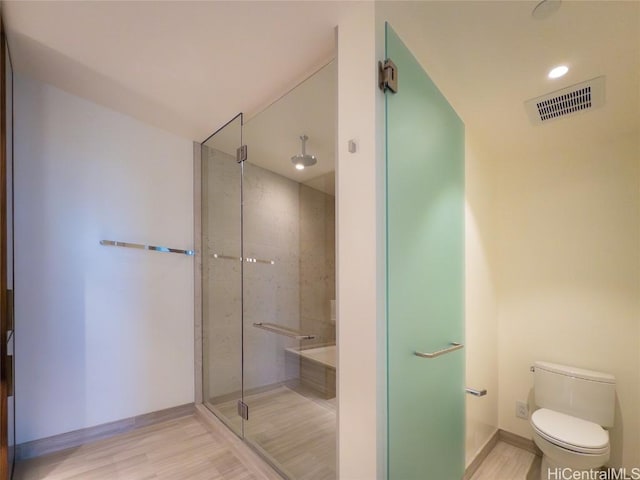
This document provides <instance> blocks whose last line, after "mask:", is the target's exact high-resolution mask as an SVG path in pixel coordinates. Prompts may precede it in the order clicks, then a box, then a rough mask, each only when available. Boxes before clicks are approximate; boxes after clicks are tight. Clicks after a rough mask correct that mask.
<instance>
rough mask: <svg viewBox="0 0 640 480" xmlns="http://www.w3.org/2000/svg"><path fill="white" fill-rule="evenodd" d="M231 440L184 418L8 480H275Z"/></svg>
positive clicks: (221, 430)
mask: <svg viewBox="0 0 640 480" xmlns="http://www.w3.org/2000/svg"><path fill="white" fill-rule="evenodd" d="M218 423H219V422H218ZM232 436H233V434H232V433H231V432H228V430H227V429H226V427H224V426H223V425H222V424H219V425H216V423H215V421H213V422H209V421H206V422H205V421H203V420H201V419H200V417H199V416H197V415H190V416H188V417H183V418H179V419H177V420H171V421H168V422H163V423H159V424H157V425H153V426H150V427H145V428H141V429H138V430H135V431H133V432H129V433H126V434H122V435H117V436H114V437H112V438H109V439H106V440H101V441H98V442H95V443H90V444H87V445H83V446H81V447H77V448H71V449H68V450H64V451H62V452H57V453H54V454H51V455H45V456H42V457H37V458H34V459H30V460H26V461H23V462H19V463H18V464H17V465H16V472H15V475H14V480H44V479H46V480H72V479H73V480H81V479H82V480H222V479H224V480H276V479H280V476H279V475H277V474H275V472H272V471H271V469H269V468H268V467H267V466H266V464H264V463H262V464H261V462H260V460H259V459H258V458H257V456H255V454H253V452H247V447H246V446H244V445H242V444H238V443H235V442H234V438H235V437H232ZM236 440H237V439H236ZM237 442H240V440H237Z"/></svg>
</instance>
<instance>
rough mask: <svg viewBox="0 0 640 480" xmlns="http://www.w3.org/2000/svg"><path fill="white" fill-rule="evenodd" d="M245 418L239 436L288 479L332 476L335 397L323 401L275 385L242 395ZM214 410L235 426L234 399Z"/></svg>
mask: <svg viewBox="0 0 640 480" xmlns="http://www.w3.org/2000/svg"><path fill="white" fill-rule="evenodd" d="M244 402H245V403H246V404H247V405H248V406H249V421H248V422H244V436H245V439H247V441H249V442H251V443H252V444H253V445H254V447H255V448H257V449H258V450H260V451H262V452H263V453H264V454H265V455H266V456H267V457H268V458H270V459H271V461H272V462H273V463H274V464H276V465H277V466H278V468H280V469H281V470H282V471H283V472H284V473H286V474H287V476H288V477H290V478H295V479H297V480H334V479H335V478H336V411H335V410H336V407H335V398H334V399H331V400H324V399H321V398H318V397H317V395H313V394H312V393H311V392H308V391H305V390H303V389H300V388H299V389H297V390H293V389H291V388H289V387H285V386H280V387H277V388H274V389H273V390H269V391H266V392H261V393H258V394H254V395H248V396H245V397H244ZM216 407H217V409H218V410H219V411H220V412H221V413H222V414H223V415H225V416H226V417H227V418H229V419H230V420H231V422H232V423H234V427H235V428H239V422H240V417H238V416H237V414H236V402H235V401H231V402H226V403H224V404H220V405H217V406H216Z"/></svg>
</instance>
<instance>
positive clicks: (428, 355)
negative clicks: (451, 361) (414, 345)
mask: <svg viewBox="0 0 640 480" xmlns="http://www.w3.org/2000/svg"><path fill="white" fill-rule="evenodd" d="M450 345H451V346H450V347H447V348H443V349H442V350H436V351H435V352H429V353H425V352H413V354H414V355H415V356H417V357H422V358H436V357H439V356H440V355H444V354H445V353H450V352H455V351H456V350H460V349H461V348H464V345H463V344H461V343H457V342H451V344H450Z"/></svg>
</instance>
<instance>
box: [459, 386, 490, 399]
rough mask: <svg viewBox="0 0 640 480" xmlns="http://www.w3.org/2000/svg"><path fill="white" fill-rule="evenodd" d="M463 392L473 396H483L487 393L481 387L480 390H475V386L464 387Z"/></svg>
mask: <svg viewBox="0 0 640 480" xmlns="http://www.w3.org/2000/svg"><path fill="white" fill-rule="evenodd" d="M464 391H465V392H467V393H468V394H469V395H473V396H474V397H484V396H485V395H486V394H487V389H486V388H483V389H482V390H477V389H475V388H469V387H467V388H465V389H464Z"/></svg>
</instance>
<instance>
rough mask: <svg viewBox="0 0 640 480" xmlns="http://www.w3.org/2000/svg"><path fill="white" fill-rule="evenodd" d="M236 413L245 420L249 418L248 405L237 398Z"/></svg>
mask: <svg viewBox="0 0 640 480" xmlns="http://www.w3.org/2000/svg"><path fill="white" fill-rule="evenodd" d="M238 415H239V416H241V417H242V418H244V419H245V420H249V406H248V405H247V404H246V403H244V402H243V401H242V400H238Z"/></svg>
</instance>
